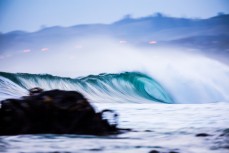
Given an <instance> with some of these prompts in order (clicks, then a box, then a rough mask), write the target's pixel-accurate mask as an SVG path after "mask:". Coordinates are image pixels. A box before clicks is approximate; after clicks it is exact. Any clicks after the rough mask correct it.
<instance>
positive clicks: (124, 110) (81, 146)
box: [0, 103, 229, 153]
mask: <svg viewBox="0 0 229 153" xmlns="http://www.w3.org/2000/svg"><path fill="white" fill-rule="evenodd" d="M95 106H96V108H97V110H101V109H104V108H111V109H114V110H116V111H117V112H118V113H119V127H121V128H131V129H132V131H130V132H126V133H123V134H119V135H110V136H86V135H51V134H46V135H18V136H1V137H0V152H9V153H14V152H15V153H16V152H18V153H19V152H24V153H32V152H39V153H45V152H73V153H93V152H104V153H126V152H128V153H135V152H136V153H148V152H149V151H151V150H158V151H160V152H165V153H168V152H170V151H176V152H181V153H228V147H229V137H228V136H227V137H224V136H220V135H221V134H222V133H223V131H224V130H225V129H228V125H229V118H228V115H229V105H228V104H225V103H218V104H214V103H213V104H126V103H125V104H95ZM198 133H208V134H210V135H211V136H208V137H196V136H195V135H196V134H198Z"/></svg>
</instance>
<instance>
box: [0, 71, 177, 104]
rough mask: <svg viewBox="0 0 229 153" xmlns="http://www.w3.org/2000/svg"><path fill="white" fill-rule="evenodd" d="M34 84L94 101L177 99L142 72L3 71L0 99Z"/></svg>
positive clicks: (13, 95) (18, 95) (0, 75)
mask: <svg viewBox="0 0 229 153" xmlns="http://www.w3.org/2000/svg"><path fill="white" fill-rule="evenodd" d="M34 87H40V88H43V89H44V90H50V89H62V90H75V91H79V92H81V93H82V94H84V95H85V96H86V97H87V98H88V99H89V100H91V101H93V102H120V103H124V102H131V103H146V102H159V103H175V101H174V100H173V98H172V96H171V95H170V93H169V92H168V91H167V90H166V89H165V88H164V87H162V85H161V84H160V83H159V82H157V81H156V80H155V79H153V78H152V77H149V76H148V75H146V74H143V73H139V72H124V73H119V74H105V73H103V74H99V75H89V76H87V77H80V78H74V79H73V78H67V77H58V76H52V75H49V74H27V73H6V72H0V100H3V99H6V98H18V97H21V96H25V95H28V89H31V88H34Z"/></svg>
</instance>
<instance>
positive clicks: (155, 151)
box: [149, 150, 160, 153]
mask: <svg viewBox="0 0 229 153" xmlns="http://www.w3.org/2000/svg"><path fill="white" fill-rule="evenodd" d="M149 153H160V152H159V151H157V150H151V151H150V152H149Z"/></svg>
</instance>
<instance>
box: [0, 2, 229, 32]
mask: <svg viewBox="0 0 229 153" xmlns="http://www.w3.org/2000/svg"><path fill="white" fill-rule="evenodd" d="M157 12H161V13H163V14H166V15H169V16H174V17H190V18H209V17H212V16H215V15H216V14H217V13H219V12H224V13H229V0H0V32H3V33H6V32H10V31H14V30H23V31H28V32H33V31H37V30H39V29H41V28H42V27H51V26H56V25H58V26H65V27H68V26H73V25H78V24H93V23H105V24H110V23H112V22H115V21H117V20H120V19H121V18H123V17H124V16H125V15H127V14H130V15H131V16H132V17H133V18H138V17H144V16H149V15H153V14H154V13H157Z"/></svg>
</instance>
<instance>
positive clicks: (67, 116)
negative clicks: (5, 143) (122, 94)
mask: <svg viewBox="0 0 229 153" xmlns="http://www.w3.org/2000/svg"><path fill="white" fill-rule="evenodd" d="M103 112H106V113H107V112H109V113H113V116H114V119H115V120H116V119H117V114H116V113H114V112H113V111H111V110H105V111H102V112H98V113H97V112H96V111H95V109H94V108H93V107H92V106H91V105H90V103H89V102H88V101H87V99H86V98H85V97H84V96H83V95H82V94H80V93H79V92H76V91H62V90H50V91H43V90H42V89H40V88H33V89H31V90H30V95H29V96H25V97H22V98H21V99H7V100H3V101H1V108H0V123H1V124H0V135H17V134H45V133H50V134H92V135H106V134H114V133H119V129H118V128H117V124H116V123H115V124H111V123H109V122H108V120H106V119H103Z"/></svg>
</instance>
